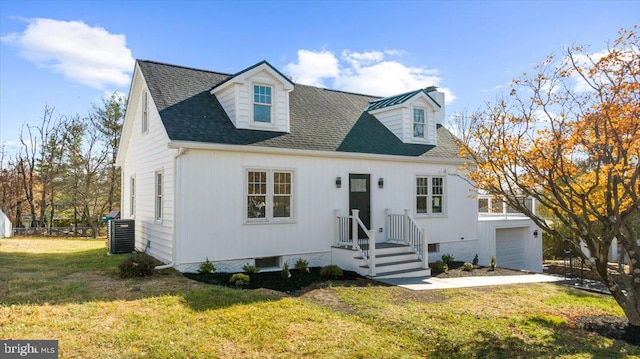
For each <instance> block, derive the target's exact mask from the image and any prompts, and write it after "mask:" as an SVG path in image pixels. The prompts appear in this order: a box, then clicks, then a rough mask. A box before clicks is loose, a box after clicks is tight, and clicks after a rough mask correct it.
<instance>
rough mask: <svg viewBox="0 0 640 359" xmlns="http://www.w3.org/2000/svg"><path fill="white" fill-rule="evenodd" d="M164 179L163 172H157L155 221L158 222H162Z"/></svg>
mask: <svg viewBox="0 0 640 359" xmlns="http://www.w3.org/2000/svg"><path fill="white" fill-rule="evenodd" d="M163 185H164V183H163V178H162V171H158V172H156V181H155V198H156V201H155V219H156V221H160V220H162V186H163Z"/></svg>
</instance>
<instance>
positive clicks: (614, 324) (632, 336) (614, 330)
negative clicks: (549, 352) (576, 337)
mask: <svg viewBox="0 0 640 359" xmlns="http://www.w3.org/2000/svg"><path fill="white" fill-rule="evenodd" d="M576 326H577V327H578V328H581V329H584V330H586V331H589V332H593V333H596V334H599V335H602V336H603V337H607V338H610V339H616V340H624V341H625V342H627V343H629V344H631V345H637V346H640V327H635V326H632V325H630V324H629V322H628V321H627V318H625V317H613V316H606V315H597V316H589V317H582V318H579V319H578V320H577V321H576Z"/></svg>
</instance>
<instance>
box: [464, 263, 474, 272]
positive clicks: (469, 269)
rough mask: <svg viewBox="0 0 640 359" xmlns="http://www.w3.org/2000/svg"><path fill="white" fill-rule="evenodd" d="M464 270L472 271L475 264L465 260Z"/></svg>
mask: <svg viewBox="0 0 640 359" xmlns="http://www.w3.org/2000/svg"><path fill="white" fill-rule="evenodd" d="M462 270H463V271H467V272H471V271H472V270H473V264H471V263H469V262H465V263H464V264H463V265H462Z"/></svg>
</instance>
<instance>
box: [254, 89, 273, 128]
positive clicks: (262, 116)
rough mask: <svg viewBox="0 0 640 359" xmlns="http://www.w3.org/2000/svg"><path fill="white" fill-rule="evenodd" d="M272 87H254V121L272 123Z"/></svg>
mask: <svg viewBox="0 0 640 359" xmlns="http://www.w3.org/2000/svg"><path fill="white" fill-rule="evenodd" d="M271 105H272V101H271V87H270V86H263V85H253V121H254V122H264V123H271Z"/></svg>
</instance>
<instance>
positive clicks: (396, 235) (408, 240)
mask: <svg viewBox="0 0 640 359" xmlns="http://www.w3.org/2000/svg"><path fill="white" fill-rule="evenodd" d="M385 215H386V216H385V217H386V219H387V221H386V227H387V228H386V233H387V240H388V241H390V242H400V243H404V244H406V245H408V246H411V248H413V250H414V251H415V252H416V253H417V254H418V258H420V260H421V261H422V268H424V269H427V268H429V239H428V235H427V229H426V228H421V227H420V226H419V225H418V223H416V221H415V219H413V217H411V214H410V212H409V210H408V209H405V210H404V214H392V213H391V210H390V209H386V210H385Z"/></svg>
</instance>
